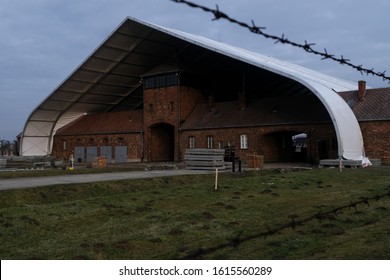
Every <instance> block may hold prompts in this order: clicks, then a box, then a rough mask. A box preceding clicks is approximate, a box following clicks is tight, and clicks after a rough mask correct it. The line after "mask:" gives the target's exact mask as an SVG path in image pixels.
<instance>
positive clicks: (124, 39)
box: [21, 18, 364, 160]
mask: <svg viewBox="0 0 390 280" xmlns="http://www.w3.org/2000/svg"><path fill="white" fill-rule="evenodd" d="M151 38H152V39H153V40H152V39H151ZM156 40H159V41H158V43H156V42H157V41H156ZM184 43H187V44H188V43H189V44H192V45H196V46H198V47H200V48H202V49H206V50H208V51H209V52H212V53H218V54H220V55H223V56H226V57H230V58H233V59H234V60H237V61H240V62H242V63H245V64H249V65H253V66H256V67H258V68H261V69H264V70H266V71H269V72H272V73H275V74H277V75H280V76H284V77H287V78H289V79H291V80H294V81H297V82H298V83H300V84H301V85H302V87H306V88H308V89H310V90H311V91H312V92H313V93H314V94H315V95H316V96H317V97H318V98H319V99H320V100H321V102H322V103H323V104H324V106H325V107H326V109H327V111H328V112H329V115H330V117H331V119H332V122H333V125H334V127H335V130H336V135H337V141H338V147H339V151H338V152H339V156H340V157H343V158H346V159H354V160H359V159H362V158H363V156H364V148H363V138H362V134H361V131H360V127H359V124H358V122H357V120H356V117H355V115H354V114H353V112H352V110H351V109H350V107H349V106H348V104H347V103H346V102H344V100H343V99H342V98H341V97H340V96H339V95H338V94H337V92H340V91H349V90H356V89H357V85H356V84H355V83H351V82H348V81H344V80H341V79H337V78H334V77H330V76H328V75H323V74H321V73H318V72H315V71H312V70H309V69H307V68H304V67H300V66H298V65H294V64H291V63H287V62H284V61H280V60H277V59H274V58H270V57H267V56H264V55H261V54H258V53H254V52H250V51H247V50H244V49H241V48H238V47H233V46H230V45H228V44H225V43H221V42H216V41H213V40H210V39H207V38H205V37H202V36H197V35H193V34H188V33H185V32H181V31H177V30H173V29H169V28H164V27H161V26H158V25H154V24H151V23H146V22H142V21H140V20H137V19H134V18H127V19H125V21H124V22H122V24H121V25H120V26H119V27H118V28H117V29H116V30H115V31H114V32H113V33H112V34H111V35H110V36H109V37H108V38H107V39H106V40H105V41H104V42H103V43H102V44H101V45H100V46H99V47H98V48H97V49H96V50H95V51H94V52H93V53H92V54H91V55H90V57H88V58H87V59H86V60H85V61H84V62H83V63H82V64H81V65H80V66H79V67H78V68H77V69H76V70H75V71H74V72H73V73H72V74H71V75H70V76H69V77H68V78H67V79H66V80H65V81H64V82H63V83H62V84H61V85H60V86H59V87H58V88H57V89H56V90H54V91H53V92H52V93H51V94H50V95H49V96H48V97H47V98H46V99H45V100H44V101H43V102H42V103H41V104H40V105H39V106H38V107H37V108H36V109H35V110H34V111H33V112H32V113H31V115H30V117H29V118H28V120H27V121H26V124H25V127H24V130H23V133H22V138H21V154H22V155H23V156H33V155H48V154H50V153H51V145H52V140H53V136H54V135H55V132H56V130H58V129H59V128H61V127H62V126H64V125H66V124H68V123H70V122H71V121H73V120H75V119H76V118H78V117H80V116H81V115H83V114H88V113H96V112H107V111H110V110H111V109H112V108H114V107H115V106H120V105H121V104H122V103H126V102H127V103H126V106H127V108H128V107H129V106H133V107H134V108H136V107H137V106H138V107H139V106H140V104H142V102H143V101H142V96H139V94H138V93H137V89H138V88H139V87H140V85H141V81H142V78H141V77H142V75H143V74H145V73H147V72H148V71H151V70H152V69H154V68H155V67H157V66H158V65H159V64H161V63H162V62H163V61H165V60H166V59H167V57H169V55H171V54H172V50H173V49H175V48H176V49H175V51H177V48H179V47H182V46H183V44H184ZM137 48H138V49H140V48H142V52H140V51H138V52H134V50H135V49H137ZM157 50H158V52H159V54H160V57H156V56H155V55H153V54H154V53H155V52H156V51H157ZM148 54H149V55H148ZM164 54H166V56H165V57H164ZM125 62H126V63H125Z"/></svg>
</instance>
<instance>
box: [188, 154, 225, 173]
mask: <svg viewBox="0 0 390 280" xmlns="http://www.w3.org/2000/svg"><path fill="white" fill-rule="evenodd" d="M224 155H225V150H224V149H187V150H186V151H185V153H184V161H185V165H186V168H187V169H201V170H215V169H225V162H224V160H223V158H224Z"/></svg>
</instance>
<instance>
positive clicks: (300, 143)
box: [263, 131, 308, 162]
mask: <svg viewBox="0 0 390 280" xmlns="http://www.w3.org/2000/svg"><path fill="white" fill-rule="evenodd" d="M263 153H264V161H265V162H307V156H308V153H307V135H306V134H304V133H302V132H297V131H278V132H274V133H270V134H267V135H265V136H264V142H263Z"/></svg>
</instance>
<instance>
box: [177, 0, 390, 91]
mask: <svg viewBox="0 0 390 280" xmlns="http://www.w3.org/2000/svg"><path fill="white" fill-rule="evenodd" d="M171 1H172V2H176V3H182V4H186V5H188V6H189V7H191V8H197V9H201V10H203V11H204V12H207V13H211V14H213V15H214V18H213V19H212V20H220V19H225V20H227V21H229V22H231V23H234V24H236V25H239V26H241V27H243V28H246V29H248V30H249V31H250V32H252V33H254V34H257V35H260V36H263V37H265V38H266V39H271V40H274V41H275V44H277V43H282V44H287V45H291V46H294V47H297V48H301V49H303V50H304V51H306V52H308V53H311V54H314V55H318V56H321V57H322V58H321V59H322V60H325V59H330V60H333V61H335V62H338V63H340V64H341V65H347V66H349V67H352V68H353V69H355V70H357V71H359V72H360V73H361V74H362V75H363V74H364V73H365V74H367V75H373V76H377V77H380V78H382V79H383V81H388V83H389V84H390V77H389V76H387V75H386V70H385V71H383V72H378V71H376V70H374V68H366V67H363V65H362V64H359V65H357V64H353V63H352V62H350V59H347V58H345V57H344V56H343V55H340V56H336V55H334V54H330V53H328V51H327V50H326V49H325V48H324V51H318V50H315V49H313V46H315V45H316V44H315V43H308V42H307V41H306V40H305V42H304V43H303V44H302V43H296V42H293V41H291V40H289V39H288V38H287V37H285V35H284V34H282V36H277V35H272V34H268V33H266V32H264V31H263V30H265V29H266V27H260V26H257V25H256V24H255V22H254V21H253V19H252V20H251V23H250V24H249V23H246V22H243V21H240V20H237V19H234V18H232V17H231V16H229V15H227V14H226V13H224V12H222V11H221V10H220V9H219V6H218V5H216V8H215V9H211V8H208V7H206V6H202V5H199V4H196V3H193V2H190V1H187V0H171Z"/></svg>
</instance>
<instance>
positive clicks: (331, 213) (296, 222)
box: [180, 186, 390, 259]
mask: <svg viewBox="0 0 390 280" xmlns="http://www.w3.org/2000/svg"><path fill="white" fill-rule="evenodd" d="M388 188H390V186H389V187H388ZM386 197H390V191H387V192H385V193H382V194H379V195H373V196H368V197H361V198H359V199H358V200H356V201H351V202H349V203H347V204H344V205H342V206H339V207H332V209H330V210H328V211H325V212H321V211H320V212H319V213H316V214H314V215H311V216H309V217H306V218H304V219H297V217H298V216H297V215H293V214H292V215H289V216H288V218H290V219H291V221H290V222H288V223H285V224H282V225H279V226H278V227H275V228H273V229H271V228H270V227H267V230H265V231H262V232H259V233H256V234H253V235H247V236H242V235H243V231H240V232H239V233H238V234H237V235H236V237H235V238H233V239H231V240H229V241H227V242H226V243H222V244H219V245H216V246H213V247H208V248H198V249H195V250H194V251H193V252H191V253H189V254H187V255H185V256H184V257H182V258H180V259H199V258H202V256H204V255H207V254H211V253H214V252H216V251H219V250H222V249H225V248H237V247H238V246H239V245H240V244H242V243H244V242H247V241H251V240H254V239H259V238H267V237H269V236H272V235H275V234H278V233H280V232H281V231H283V230H285V229H293V230H295V229H296V228H297V227H298V226H303V225H305V224H306V223H308V222H310V221H313V220H317V221H319V222H320V223H321V222H322V221H324V220H326V219H334V217H335V216H337V215H338V214H339V212H341V210H345V209H349V210H351V209H354V210H355V212H357V211H358V206H359V205H366V206H367V207H371V204H370V201H379V200H381V199H383V198H386Z"/></svg>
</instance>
